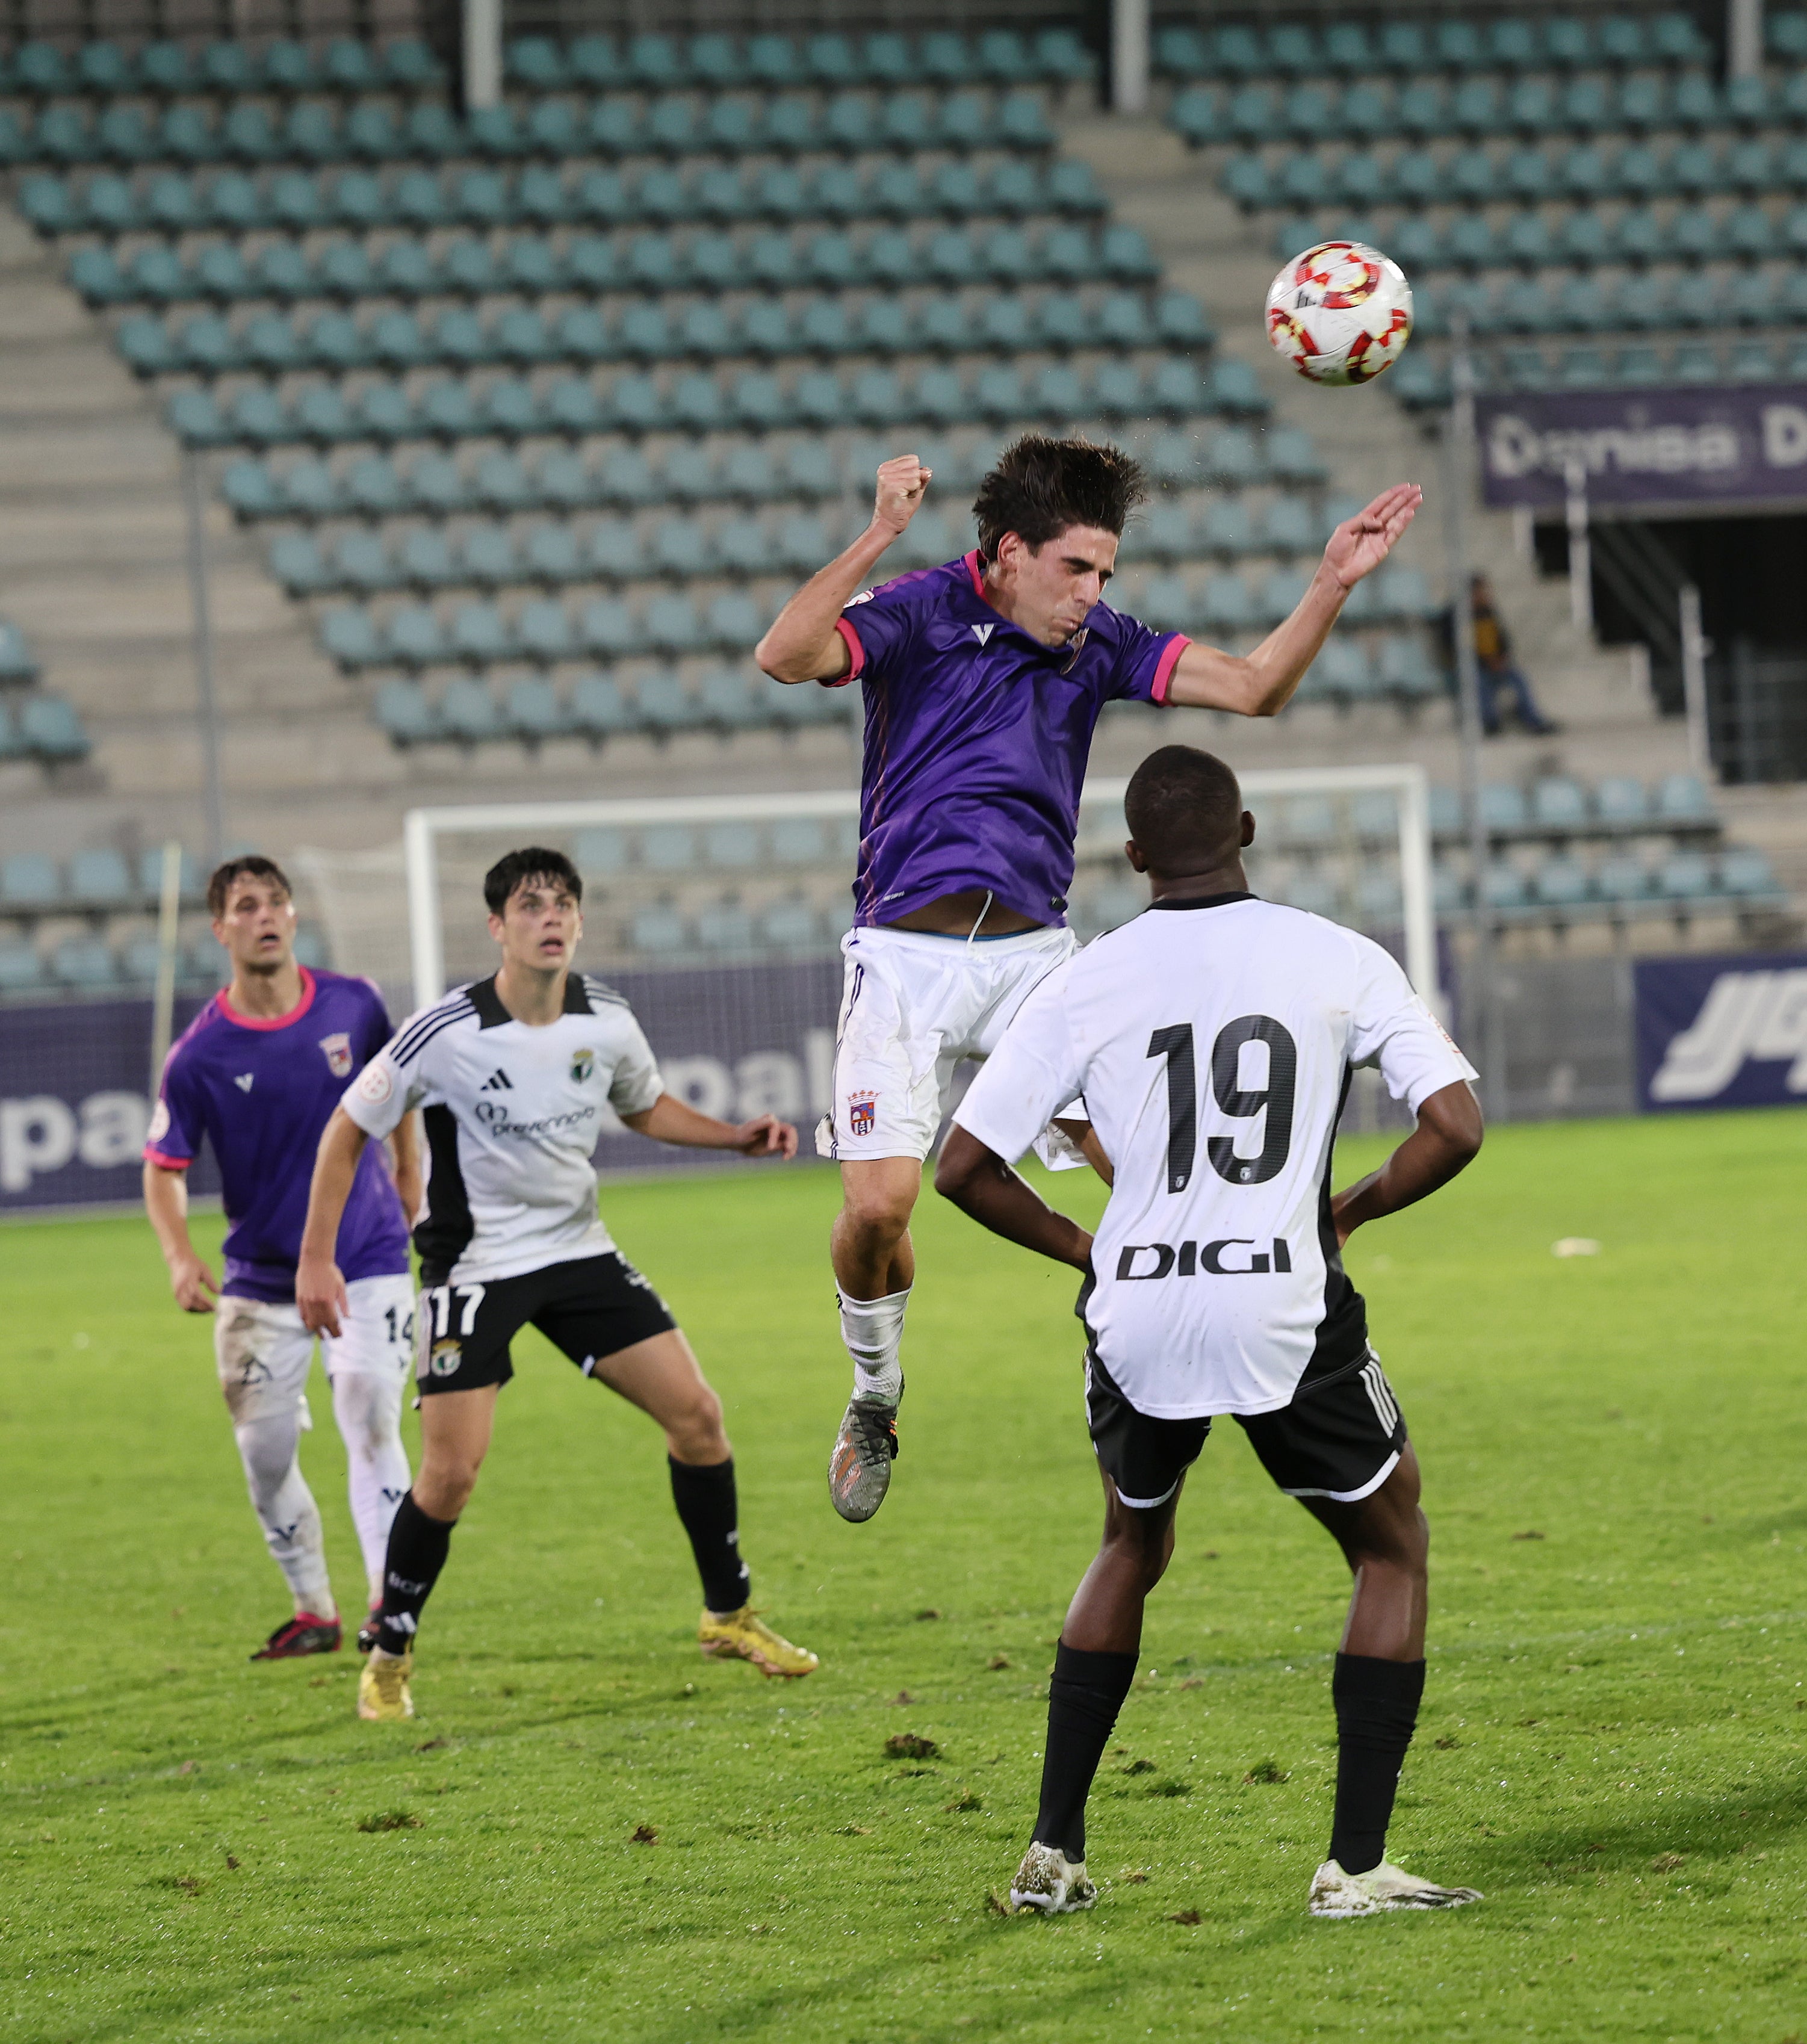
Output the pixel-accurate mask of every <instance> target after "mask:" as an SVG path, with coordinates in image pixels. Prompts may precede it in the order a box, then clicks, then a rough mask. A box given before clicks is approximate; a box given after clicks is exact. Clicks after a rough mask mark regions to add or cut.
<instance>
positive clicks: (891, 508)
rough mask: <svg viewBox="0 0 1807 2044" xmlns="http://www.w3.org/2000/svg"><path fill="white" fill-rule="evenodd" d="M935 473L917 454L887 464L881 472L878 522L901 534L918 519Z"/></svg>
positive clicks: (875, 509)
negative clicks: (919, 508)
mask: <svg viewBox="0 0 1807 2044" xmlns="http://www.w3.org/2000/svg"><path fill="white" fill-rule="evenodd" d="M934 473H935V471H934V470H933V469H932V468H925V467H923V465H922V463H921V462H920V461H918V460H917V458H916V456H915V455H913V454H900V455H894V457H893V458H892V459H890V461H888V462H886V463H885V464H884V466H883V467H882V468H881V469H880V470H879V498H878V501H877V503H876V504H875V505H874V506H873V510H872V516H873V517H874V519H875V521H876V522H877V523H878V524H881V525H889V526H890V528H891V530H892V531H893V532H902V530H903V528H905V526H906V525H907V524H909V521H910V520H911V519H912V518H913V517H915V516H916V513H917V505H920V504H921V501H922V493H923V492H924V490H926V489H927V488H928V478H930V477H931V476H932V474H934Z"/></svg>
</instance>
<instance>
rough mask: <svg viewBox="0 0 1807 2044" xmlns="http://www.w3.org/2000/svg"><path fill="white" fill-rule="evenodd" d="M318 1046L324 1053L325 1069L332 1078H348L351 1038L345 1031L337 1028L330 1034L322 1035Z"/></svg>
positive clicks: (350, 1063)
mask: <svg viewBox="0 0 1807 2044" xmlns="http://www.w3.org/2000/svg"><path fill="white" fill-rule="evenodd" d="M320 1047H321V1050H323V1051H325V1053H326V1069H327V1070H329V1072H331V1073H332V1074H333V1078H336V1079H348V1078H350V1077H351V1076H352V1039H351V1038H350V1037H349V1036H348V1035H346V1033H345V1032H344V1030H343V1029H337V1030H335V1031H334V1032H333V1034H332V1035H330V1036H322V1037H321V1039H320Z"/></svg>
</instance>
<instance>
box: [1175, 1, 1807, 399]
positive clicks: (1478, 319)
mask: <svg viewBox="0 0 1807 2044" xmlns="http://www.w3.org/2000/svg"><path fill="white" fill-rule="evenodd" d="M1457 28H1458V25H1457V24H1455V23H1454V22H1448V23H1444V24H1441V25H1437V26H1436V29H1435V31H1434V33H1433V31H1432V28H1431V27H1429V26H1427V25H1422V24H1417V23H1412V22H1395V23H1390V24H1389V25H1387V26H1386V29H1385V31H1384V33H1375V32H1373V31H1371V30H1368V29H1363V27H1361V26H1360V25H1357V24H1350V23H1344V24H1339V25H1334V26H1332V27H1327V28H1324V29H1318V28H1317V27H1315V26H1313V25H1309V24H1297V23H1293V24H1283V23H1282V24H1275V25H1271V26H1269V27H1267V28H1266V29H1259V30H1258V29H1237V28H1229V27H1225V28H1222V29H1211V30H1206V29H1190V28H1182V27H1178V26H1175V27H1171V28H1168V29H1163V31H1162V32H1161V33H1160V34H1159V37H1157V63H1158V66H1159V69H1160V70H1161V71H1162V72H1163V74H1164V75H1165V76H1166V77H1167V79H1170V80H1171V81H1172V82H1173V84H1174V94H1173V97H1172V98H1171V103H1170V106H1169V109H1168V117H1169V119H1170V121H1171V123H1172V125H1174V126H1175V128H1176V129H1178V132H1179V133H1181V134H1182V135H1183V136H1186V139H1187V140H1190V141H1191V142H1192V143H1193V144H1194V145H1195V146H1197V147H1198V148H1203V149H1206V150H1209V152H1212V154H1213V158H1214V159H1215V160H1216V163H1217V175H1218V176H1219V178H1220V179H1221V184H1222V186H1223V189H1224V190H1225V192H1226V193H1227V194H1228V195H1229V196H1230V197H1231V198H1232V199H1234V200H1235V201H1236V203H1237V204H1238V205H1239V206H1241V207H1242V208H1244V209H1245V210H1246V211H1248V212H1249V213H1251V214H1255V215H1259V216H1264V217H1271V234H1272V246H1273V248H1274V249H1275V252H1276V253H1277V254H1278V255H1289V254H1291V253H1293V252H1294V251H1296V250H1297V249H1298V248H1301V247H1304V246H1306V245H1308V244H1309V243H1310V242H1311V241H1313V240H1317V239H1319V238H1321V236H1323V235H1324V234H1325V233H1327V232H1336V233H1348V234H1351V235H1355V236H1358V237H1359V238H1361V239H1363V240H1370V241H1374V242H1376V243H1378V244H1379V245H1381V246H1382V247H1384V248H1386V249H1387V250H1388V252H1390V254H1392V255H1394V256H1395V257H1396V258H1397V259H1398V260H1399V261H1400V262H1401V263H1402V264H1403V265H1404V266H1405V267H1406V269H1407V270H1408V271H1409V272H1410V273H1411V275H1412V276H1413V282H1414V286H1415V287H1416V296H1417V308H1416V313H1417V328H1418V333H1419V336H1420V339H1421V342H1422V341H1426V340H1428V341H1431V342H1432V343H1433V344H1435V343H1438V342H1440V340H1441V338H1442V337H1443V336H1444V334H1445V333H1446V332H1447V325H1448V322H1447V314H1446V309H1445V307H1446V300H1447V298H1448V293H1449V291H1450V290H1451V288H1452V287H1453V285H1454V282H1455V278H1456V277H1459V279H1460V280H1461V282H1460V288H1461V290H1462V293H1463V298H1464V299H1465V300H1466V301H1467V303H1468V306H1469V308H1470V311H1471V329H1472V330H1473V331H1474V332H1476V333H1477V334H1478V335H1479V336H1482V337H1483V338H1484V339H1485V340H1486V341H1488V342H1489V343H1492V342H1493V341H1494V340H1497V339H1498V338H1500V337H1502V336H1503V337H1507V338H1506V339H1505V343H1504V344H1502V345H1497V346H1496V345H1487V346H1485V347H1483V348H1482V349H1481V350H1480V351H1479V353H1478V361H1477V368H1478V374H1479V375H1480V377H1481V379H1482V382H1483V384H1484V385H1486V386H1489V387H1493V388H1499V389H1513V388H1521V389H1541V388H1566V389H1588V388H1597V387H1613V386H1632V387H1635V386H1647V385H1650V384H1653V383H1656V382H1667V381H1675V382H1719V381H1724V380H1729V381H1733V382H1767V381H1770V380H1773V379H1789V380H1798V378H1800V377H1801V375H1802V374H1803V373H1804V371H1807V333H1804V332H1802V331H1801V330H1802V329H1803V328H1807V15H1801V14H1780V15H1772V16H1771V17H1770V23H1769V38H1768V40H1769V53H1770V63H1769V64H1768V66H1767V67H1766V69H1765V70H1764V71H1763V73H1762V74H1761V75H1759V76H1757V77H1755V78H1749V79H1735V80H1732V81H1730V82H1729V83H1721V82H1720V80H1719V79H1718V78H1717V75H1716V74H1715V73H1714V71H1713V68H1712V60H1713V54H1714V53H1713V51H1712V50H1711V48H1709V46H1708V45H1707V44H1706V43H1705V40H1704V38H1703V37H1702V36H1701V32H1700V30H1699V29H1698V27H1697V25H1695V23H1694V21H1693V19H1692V17H1689V16H1687V15H1686V14H1684V13H1679V12H1676V13H1651V14H1644V13H1610V14H1606V15H1602V16H1600V17H1594V18H1590V19H1578V20H1573V21H1570V20H1562V21H1558V20H1555V19H1554V18H1551V19H1550V20H1548V21H1536V20H1531V19H1527V18H1525V17H1520V16H1501V17H1496V18H1494V19H1492V20H1487V19H1474V18H1467V19H1465V20H1464V21H1463V22H1462V23H1461V24H1460V25H1459V29H1460V33H1456V30H1457ZM1306 52H1310V53H1311V60H1310V61H1309V63H1308V62H1306V61H1305V53H1306ZM1325 136H1335V137H1336V140H1335V141H1334V142H1333V143H1327V142H1326V141H1325V140H1324V137H1325ZM1703 273H1705V275H1703ZM1709 278H1710V287H1709V288H1705V289H1703V288H1702V285H1703V282H1706V281H1707V279H1709ZM1477 295H1479V303H1478V305H1477V303H1476V298H1477ZM1702 327H1706V328H1709V329H1710V330H1711V331H1710V332H1709V334H1708V335H1706V336H1699V335H1694V336H1690V334H1689V332H1688V329H1690V328H1695V329H1698V328H1702ZM1728 327H1729V328H1733V329H1743V330H1744V331H1743V334H1742V336H1740V334H1739V333H1738V332H1732V333H1731V334H1727V333H1725V332H1724V329H1725V328H1728ZM1766 329H1767V330H1769V331H1767V332H1766V331H1763V330H1766ZM1775 329H1786V330H1792V331H1789V332H1785V333H1784V334H1783V335H1782V337H1780V338H1779V339H1778V338H1773V337H1772V335H1773V333H1774V330H1775ZM1753 330H1755V331H1753ZM1601 336H1620V337H1621V339H1620V340H1619V344H1617V345H1607V346H1605V347H1602V346H1601V345H1599V344H1598V342H1599V337H1601ZM1653 336H1655V337H1657V338H1656V339H1655V344H1653ZM1564 337H1573V338H1574V340H1580V341H1581V342H1582V345H1574V344H1568V345H1564V344H1563V338H1564ZM1552 342H1554V343H1555V344H1554V345H1552V344H1551V343H1552ZM1387 384H1388V387H1389V388H1390V389H1391V390H1392V391H1393V392H1394V394H1395V395H1396V396H1397V397H1398V398H1400V399H1401V401H1404V402H1405V403H1407V404H1408V405H1436V404H1440V403H1443V402H1444V401H1447V398H1448V383H1447V378H1446V375H1445V371H1444V364H1443V362H1442V361H1441V359H1440V348H1438V347H1437V346H1435V345H1433V346H1432V348H1428V349H1427V348H1424V347H1423V346H1420V347H1418V348H1414V350H1413V352H1412V354H1411V355H1409V356H1408V357H1407V358H1406V359H1405V361H1403V362H1401V364H1400V365H1399V367H1398V370H1397V371H1394V373H1393V375H1390V377H1389V378H1388V379H1387Z"/></svg>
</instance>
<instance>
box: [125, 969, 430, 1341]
mask: <svg viewBox="0 0 1807 2044" xmlns="http://www.w3.org/2000/svg"><path fill="white" fill-rule="evenodd" d="M301 980H302V997H301V1000H300V1001H299V1003H298V1005H296V1006H295V1007H294V1008H292V1009H290V1011H289V1012H288V1013H287V1014H286V1015H279V1016H275V1017H274V1018H272V1019H271V1020H268V1021H265V1020H262V1019H261V1018H256V1017H252V1016H245V1015H240V1014H239V1013H238V1012H237V1011H236V1009H234V1008H233V1005H232V1004H231V1001H230V1000H229V997H228V993H225V992H222V993H216V994H215V995H214V996H213V999H212V1000H211V1001H209V1002H208V1003H207V1005H206V1007H205V1008H203V1009H202V1011H201V1012H200V1013H199V1014H198V1015H197V1016H195V1018H194V1020H193V1021H192V1022H190V1024H189V1025H188V1027H187V1028H186V1029H185V1030H184V1031H183V1033H182V1035H181V1037H180V1039H179V1041H178V1042H177V1043H176V1044H175V1047H174V1048H173V1049H172V1050H171V1052H170V1054H169V1062H167V1064H166V1065H165V1066H163V1087H162V1090H161V1093H160V1095H159V1097H158V1101H157V1107H156V1113H155V1114H154V1115H153V1116H152V1118H151V1133H150V1140H149V1141H148V1143H146V1144H145V1146H144V1155H145V1156H146V1157H147V1158H148V1159H149V1160H150V1162H152V1163H153V1164H160V1165H163V1166H165V1167H166V1168H169V1169H175V1170H179V1169H180V1168H181V1167H182V1166H184V1165H186V1164H190V1163H192V1162H194V1158H195V1156H196V1155H197V1153H198V1151H199V1150H200V1147H201V1139H202V1136H203V1135H205V1136H206V1139H207V1140H208V1141H209V1142H210V1143H212V1144H213V1155H214V1157H215V1158H216V1159H217V1162H218V1164H219V1166H220V1181H221V1189H222V1190H223V1192H224V1193H225V1209H226V1219H227V1220H228V1221H229V1224H230V1225H229V1228H228V1229H227V1231H226V1247H225V1259H226V1276H225V1285H224V1286H223V1288H222V1289H224V1291H225V1293H226V1294H227V1295H228V1296H229V1297H232V1298H235V1299H264V1300H269V1301H274V1302H275V1303H277V1304H288V1303H289V1302H290V1301H292V1300H293V1299H294V1296H295V1264H296V1262H297V1261H298V1258H299V1257H300V1254H301V1239H302V1224H304V1223H305V1222H306V1219H307V1193H308V1186H309V1182H310V1181H311V1180H312V1179H313V1153H314V1151H316V1150H317V1148H318V1147H319V1145H320V1132H321V1130H322V1129H323V1128H325V1126H326V1124H327V1121H328V1120H329V1118H330V1116H331V1115H332V1112H333V1108H336V1106H337V1105H339V1102H340V1098H341V1097H343V1095H344V1090H345V1088H346V1085H348V1082H350V1081H351V1080H352V1079H353V1078H356V1076H357V1074H359V1072H360V1071H361V1070H363V1066H364V1065H365V1064H366V1062H367V1061H368V1060H369V1059H370V1058H371V1057H373V1056H374V1055H375V1054H376V1052H377V1051H380V1050H381V1049H382V1048H383V1045H384V1044H385V1043H387V1042H388V1040H389V1035H390V1028H389V1016H388V1013H387V1011H386V1009H384V1007H383V997H382V995H381V994H379V993H378V992H377V990H376V989H375V987H374V986H372V985H371V983H370V982H369V981H368V980H367V979H352V978H347V976H346V975H345V974H343V973H337V972H310V971H309V970H308V969H307V967H306V966H302V975H301ZM339 1267H340V1270H343V1271H344V1274H345V1276H346V1277H347V1279H348V1280H350V1279H352V1278H354V1277H393V1276H395V1275H397V1274H399V1273H402V1272H404V1271H406V1270H407V1268H408V1228H407V1222H406V1219H405V1218H404V1216H403V1215H402V1202H401V1201H400V1200H398V1198H397V1197H396V1195H395V1188H394V1185H393V1184H392V1183H391V1182H390V1177H389V1174H388V1172H387V1171H386V1170H385V1169H384V1167H383V1158H381V1157H380V1156H379V1155H378V1154H377V1146H376V1145H375V1143H371V1145H369V1146H368V1147H367V1148H366V1150H365V1151H364V1154H363V1156H362V1157H361V1158H359V1160H358V1171H357V1176H356V1178H355V1179H354V1180H353V1181H352V1196H351V1197H350V1198H349V1199H348V1201H346V1203H345V1216H344V1220H342V1221H341V1222H340V1224H339Z"/></svg>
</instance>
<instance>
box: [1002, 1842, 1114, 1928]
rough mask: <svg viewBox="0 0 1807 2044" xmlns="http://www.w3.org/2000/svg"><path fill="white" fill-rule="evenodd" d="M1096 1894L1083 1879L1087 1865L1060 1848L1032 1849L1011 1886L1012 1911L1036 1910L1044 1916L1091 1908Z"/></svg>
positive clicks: (1091, 1885)
mask: <svg viewBox="0 0 1807 2044" xmlns="http://www.w3.org/2000/svg"><path fill="white" fill-rule="evenodd" d="M1097 1900H1098V1889H1097V1888H1095V1887H1094V1885H1093V1884H1092V1883H1091V1881H1089V1880H1088V1879H1087V1878H1086V1862H1085V1861H1083V1860H1070V1859H1069V1858H1067V1855H1066V1854H1065V1853H1063V1851H1062V1850H1060V1848H1059V1846H1040V1845H1037V1846H1030V1847H1029V1849H1028V1851H1027V1852H1026V1853H1025V1854H1023V1863H1022V1865H1021V1866H1020V1867H1018V1868H1017V1873H1016V1877H1015V1879H1014V1880H1013V1881H1011V1883H1010V1907H1011V1908H1013V1909H1039V1910H1040V1911H1041V1913H1042V1914H1043V1915H1044V1916H1059V1915H1064V1914H1065V1913H1066V1912H1067V1911H1068V1910H1070V1909H1090V1908H1091V1906H1092V1904H1094V1902H1096V1901H1097Z"/></svg>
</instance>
